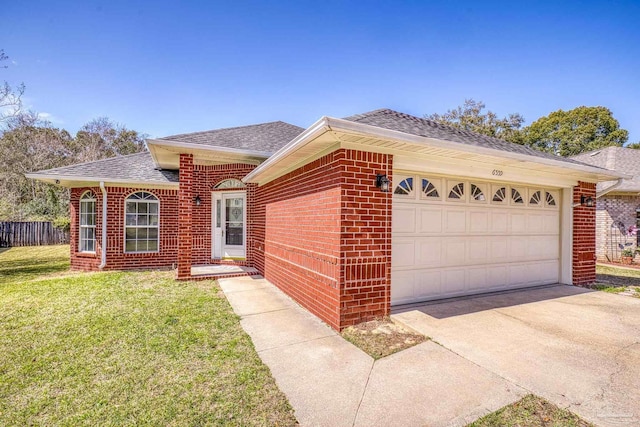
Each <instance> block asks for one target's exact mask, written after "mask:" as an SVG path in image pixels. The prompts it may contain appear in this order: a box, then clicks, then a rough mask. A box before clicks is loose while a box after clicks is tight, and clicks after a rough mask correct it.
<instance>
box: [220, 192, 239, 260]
mask: <svg viewBox="0 0 640 427" xmlns="http://www.w3.org/2000/svg"><path fill="white" fill-rule="evenodd" d="M212 200H213V205H212V207H211V208H212V210H213V212H212V215H211V217H212V219H213V226H212V230H213V233H212V245H211V246H212V256H213V258H214V259H221V258H235V259H244V258H245V256H246V250H245V248H246V241H247V236H246V226H245V225H246V222H247V210H246V193H245V192H244V191H243V192H215V193H213V197H212Z"/></svg>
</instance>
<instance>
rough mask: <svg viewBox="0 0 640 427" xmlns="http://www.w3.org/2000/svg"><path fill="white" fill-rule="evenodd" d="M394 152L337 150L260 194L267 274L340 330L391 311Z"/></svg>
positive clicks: (258, 246)
mask: <svg viewBox="0 0 640 427" xmlns="http://www.w3.org/2000/svg"><path fill="white" fill-rule="evenodd" d="M381 172H382V173H387V174H388V175H389V177H390V175H391V156H386V155H379V154H372V153H364V152H360V151H355V150H344V149H342V150H338V151H335V152H333V153H331V154H328V155H326V156H324V157H322V158H320V159H318V160H316V161H314V162H312V163H310V164H307V165H305V166H303V167H301V168H299V169H297V170H295V171H293V172H291V173H289V174H287V175H285V176H282V177H280V178H278V179H276V180H274V181H272V182H270V183H268V184H266V185H265V186H262V187H259V188H258V190H257V195H256V206H255V211H254V219H255V221H256V224H255V228H254V232H253V236H254V238H253V241H252V246H253V250H254V251H255V258H254V264H255V267H257V268H258V269H259V270H260V271H261V272H263V274H264V275H265V277H266V278H267V279H268V280H269V281H271V282H272V283H274V284H275V285H276V286H278V287H280V288H281V289H282V290H284V291H285V292H286V293H287V294H289V295H290V296H292V297H293V298H294V299H295V300H297V301H298V302H299V303H300V304H302V305H303V306H305V307H306V308H307V309H308V310H309V311H311V312H312V313H314V314H315V315H317V316H318V317H320V318H321V319H323V320H324V321H325V322H327V323H328V324H329V325H331V326H332V327H333V328H335V329H338V330H339V329H342V328H344V327H346V326H349V325H351V324H354V323H357V322H360V321H364V320H369V319H371V318H373V317H378V316H383V315H387V314H388V313H389V301H390V268H391V257H390V255H391V252H390V251H391V245H390V243H391V222H390V221H391V193H382V192H380V190H379V189H377V188H376V187H375V175H376V173H381Z"/></svg>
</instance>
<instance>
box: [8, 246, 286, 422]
mask: <svg viewBox="0 0 640 427" xmlns="http://www.w3.org/2000/svg"><path fill="white" fill-rule="evenodd" d="M68 252H69V247H68V246H59V247H31V248H12V249H10V250H7V251H2V252H0V307H1V309H2V310H1V311H0V425H74V426H75V425H92V426H93V425H101V426H116V425H118V426H119V425H163V426H164V425H170V426H171V425H173V426H178V425H179V426H182V425H228V424H233V425H292V424H295V418H294V417H293V413H292V409H291V407H290V405H289V404H288V402H287V400H286V398H285V396H284V395H283V394H282V393H281V392H280V391H279V389H278V388H277V386H276V384H275V382H274V380H273V378H272V377H271V374H270V372H269V370H268V368H267V367H266V366H265V365H264V364H262V362H261V361H260V359H259V357H258V355H257V354H256V352H255V350H254V348H253V345H252V343H251V340H250V338H249V337H248V336H247V335H246V334H245V333H244V331H243V330H242V328H241V327H240V324H239V319H238V317H237V316H236V315H235V314H234V313H233V312H232V310H231V307H230V306H229V304H228V302H227V300H226V299H225V298H224V296H223V295H222V294H221V292H220V290H219V288H218V286H217V284H216V283H215V282H213V281H201V282H176V281H174V280H173V273H172V272H127V273H123V272H108V273H69V272H65V271H66V269H67V268H68V264H69V263H68Z"/></svg>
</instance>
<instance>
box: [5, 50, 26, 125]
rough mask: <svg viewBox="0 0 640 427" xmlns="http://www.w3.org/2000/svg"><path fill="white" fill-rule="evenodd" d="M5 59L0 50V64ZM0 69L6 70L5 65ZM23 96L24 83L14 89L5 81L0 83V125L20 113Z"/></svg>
mask: <svg viewBox="0 0 640 427" xmlns="http://www.w3.org/2000/svg"><path fill="white" fill-rule="evenodd" d="M7 59H9V57H8V56H7V55H6V54H5V53H4V49H0V63H2V62H4V61H6V60H7ZM0 68H7V65H1V66H0ZM23 94H24V83H22V84H20V85H19V86H17V87H15V88H13V87H11V85H10V84H9V83H8V82H7V81H3V82H2V83H0V123H2V122H5V121H7V120H8V119H10V118H11V117H15V116H16V115H18V114H19V113H20V111H22V95H23Z"/></svg>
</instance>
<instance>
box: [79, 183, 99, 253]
mask: <svg viewBox="0 0 640 427" xmlns="http://www.w3.org/2000/svg"><path fill="white" fill-rule="evenodd" d="M86 194H91V195H92V196H93V197H92V198H90V199H84V196H85V195H86ZM92 202H93V219H94V221H93V225H86V224H85V225H82V205H83V204H86V203H92ZM96 203H97V201H96V196H95V194H93V191H91V190H87V191H85V192H84V193H82V195H81V196H80V203H79V204H78V226H79V227H78V252H80V253H83V254H95V253H96V244H97V240H96V222H97V221H96V220H97V219H98V213H97V209H96ZM83 228H87V229H89V228H93V250H92V251H84V250H82V229H83ZM87 241H88V240H87Z"/></svg>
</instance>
